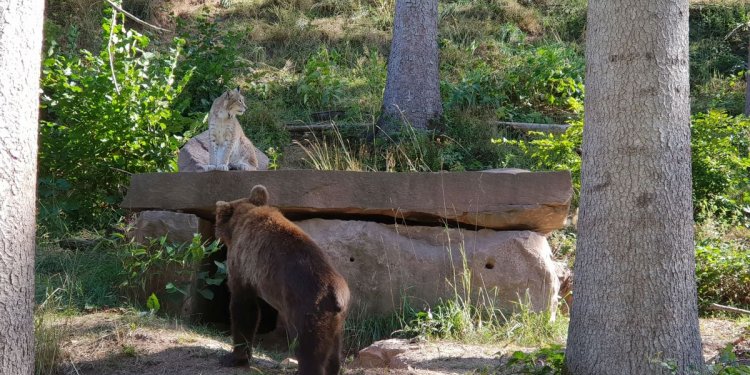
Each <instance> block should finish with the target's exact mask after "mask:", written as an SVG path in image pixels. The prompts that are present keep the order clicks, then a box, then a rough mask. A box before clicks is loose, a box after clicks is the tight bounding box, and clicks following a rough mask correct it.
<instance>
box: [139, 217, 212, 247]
mask: <svg viewBox="0 0 750 375" xmlns="http://www.w3.org/2000/svg"><path fill="white" fill-rule="evenodd" d="M211 228H212V224H211V222H209V221H207V220H204V219H201V218H199V217H198V216H195V215H192V214H184V213H179V212H171V211H143V212H140V213H138V215H137V216H136V219H135V228H134V229H133V231H132V232H130V233H128V234H129V236H130V237H131V238H133V239H134V240H135V241H136V242H138V243H140V244H144V245H146V244H148V243H149V242H150V240H152V239H157V238H159V237H161V236H167V240H168V241H169V242H173V243H186V242H190V241H192V240H193V235H194V234H196V233H201V234H203V236H204V238H206V239H207V238H210V237H212V236H213V231H212V229H211Z"/></svg>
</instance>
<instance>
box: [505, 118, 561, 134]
mask: <svg viewBox="0 0 750 375" xmlns="http://www.w3.org/2000/svg"><path fill="white" fill-rule="evenodd" d="M493 124H494V125H496V126H504V127H511V128H513V129H516V130H520V131H523V132H532V131H533V132H542V133H552V134H562V133H565V131H566V130H568V128H569V127H570V125H566V124H532V123H527V122H508V121H495V122H493Z"/></svg>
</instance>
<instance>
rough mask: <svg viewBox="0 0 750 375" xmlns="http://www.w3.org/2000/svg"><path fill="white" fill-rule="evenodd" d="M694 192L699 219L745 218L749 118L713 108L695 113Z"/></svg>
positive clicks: (749, 195) (749, 204)
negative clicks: (706, 111)
mask: <svg viewBox="0 0 750 375" xmlns="http://www.w3.org/2000/svg"><path fill="white" fill-rule="evenodd" d="M691 129H692V131H691V133H692V151H693V196H694V201H695V208H696V219H698V220H702V219H704V218H706V217H707V216H712V215H717V214H718V215H720V216H721V217H722V218H723V219H724V220H728V221H734V222H736V221H738V220H746V219H747V217H745V218H744V219H743V211H746V212H750V154H749V153H750V120H748V119H747V118H746V117H744V116H738V117H732V116H729V115H727V114H726V113H724V112H719V111H710V112H708V113H701V114H697V115H695V116H693V121H692V128H691Z"/></svg>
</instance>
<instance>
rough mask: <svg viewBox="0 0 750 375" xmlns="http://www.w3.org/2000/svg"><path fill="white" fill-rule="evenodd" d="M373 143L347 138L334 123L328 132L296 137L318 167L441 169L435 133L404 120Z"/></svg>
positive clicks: (415, 170)
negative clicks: (394, 130)
mask: <svg viewBox="0 0 750 375" xmlns="http://www.w3.org/2000/svg"><path fill="white" fill-rule="evenodd" d="M384 137H385V138H383V139H376V140H375V141H374V142H373V143H371V144H367V143H354V142H350V141H349V140H346V139H345V138H344V136H343V135H342V133H341V131H340V129H339V128H338V127H337V126H335V125H334V127H333V128H332V129H331V130H330V132H328V134H325V135H322V136H320V137H318V136H317V135H313V138H312V139H307V140H305V141H303V142H299V141H295V142H294V143H295V144H296V145H297V146H299V147H300V148H301V149H302V150H303V151H304V153H305V155H306V161H307V163H308V165H309V166H310V167H311V168H313V169H317V170H343V171H373V172H374V171H384V172H431V171H434V170H439V169H442V168H441V166H442V165H443V164H444V163H443V160H442V159H441V157H442V155H441V146H440V144H439V143H438V142H435V137H436V134H435V133H433V132H424V131H419V130H416V129H414V128H413V127H412V126H410V125H408V124H404V125H403V127H402V129H401V131H400V132H399V133H397V134H394V135H385V136H384Z"/></svg>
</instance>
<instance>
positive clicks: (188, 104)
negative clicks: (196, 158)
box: [173, 8, 245, 115]
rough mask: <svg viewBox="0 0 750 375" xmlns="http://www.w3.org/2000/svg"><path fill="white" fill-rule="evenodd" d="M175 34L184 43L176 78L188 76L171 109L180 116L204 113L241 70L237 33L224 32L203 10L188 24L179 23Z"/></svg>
mask: <svg viewBox="0 0 750 375" xmlns="http://www.w3.org/2000/svg"><path fill="white" fill-rule="evenodd" d="M177 28H178V32H179V33H180V36H181V38H182V39H183V40H185V41H187V42H186V43H185V49H184V50H185V51H184V56H183V59H182V61H181V64H180V65H179V66H178V67H177V69H176V74H177V75H178V76H182V75H188V74H190V75H191V78H190V81H189V82H187V84H186V85H185V87H184V89H183V90H182V92H181V93H180V95H179V96H178V98H177V99H176V100H175V101H174V105H173V108H175V109H176V110H177V111H179V112H180V113H182V114H185V115H189V114H192V113H201V114H204V113H207V112H208V111H209V109H211V104H213V100H214V99H215V98H217V97H218V96H219V95H221V94H222V93H223V92H224V91H226V90H227V89H229V88H230V87H231V86H232V84H233V78H234V77H235V75H236V74H238V72H239V71H240V70H241V69H242V68H244V67H245V64H244V63H243V61H242V60H241V59H240V58H239V56H240V53H239V49H238V43H239V41H241V40H242V34H241V33H239V32H228V33H224V32H222V31H220V30H219V27H218V23H217V22H214V20H212V19H211V18H210V16H209V14H208V8H205V9H204V10H203V13H201V14H200V15H199V16H198V17H197V18H196V19H195V22H194V23H192V24H188V23H187V22H185V21H182V20H180V21H179V22H178V24H177Z"/></svg>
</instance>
